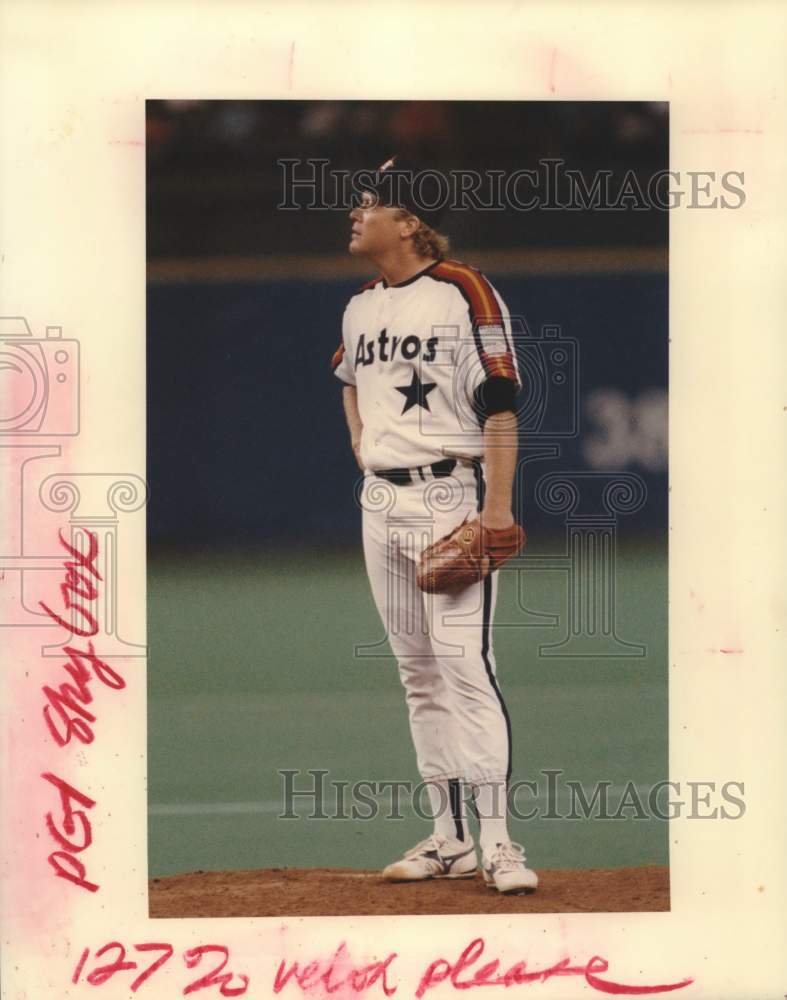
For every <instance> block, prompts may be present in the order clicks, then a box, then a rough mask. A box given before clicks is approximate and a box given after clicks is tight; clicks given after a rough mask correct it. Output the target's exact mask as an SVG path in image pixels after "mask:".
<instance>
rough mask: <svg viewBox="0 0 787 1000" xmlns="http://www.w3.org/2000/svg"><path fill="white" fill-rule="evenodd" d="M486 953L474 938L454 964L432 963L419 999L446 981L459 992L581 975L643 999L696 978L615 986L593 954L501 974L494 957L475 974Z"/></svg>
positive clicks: (606, 989) (601, 987)
mask: <svg viewBox="0 0 787 1000" xmlns="http://www.w3.org/2000/svg"><path fill="white" fill-rule="evenodd" d="M483 952H484V940H483V938H475V939H474V940H473V941H471V942H470V944H469V945H468V946H467V947H466V948H465V949H464V951H463V952H462V953H461V955H460V956H459V958H458V959H457V960H456V961H455V962H449V961H447V960H446V959H444V958H438V959H436V960H435V961H434V962H432V963H431V964H430V965H429V966H428V967H427V969H426V971H425V972H424V974H423V976H422V977H421V982H420V983H419V984H418V989H417V990H416V993H415V995H416V997H417V998H418V1000H420V998H421V997H422V996H423V995H424V994H425V993H426V991H427V990H430V989H431V988H432V987H433V986H437V984H438V983H443V982H445V981H446V980H447V981H448V982H450V984H451V985H452V986H453V987H454V989H456V990H467V989H471V988H472V987H474V986H505V987H508V986H519V985H522V984H523V983H535V982H538V981H539V980H540V981H541V982H546V980H547V979H551V978H552V977H553V976H579V977H583V978H584V980H585V982H586V983H587V984H588V986H591V987H592V988H593V989H594V990H598V991H599V992H600V993H613V994H617V995H620V996H624V995H625V996H644V995H645V994H648V993H666V992H668V991H670V990H679V989H682V988H683V987H684V986H688V985H689V984H690V983H692V982H693V981H694V980H693V979H683V980H681V982H679V983H668V984H665V985H660V986H633V985H627V984H625V983H615V982H612V981H611V980H608V979H601V978H600V976H601V974H602V973H605V972H607V971H608V969H609V962H608V961H607V960H606V959H605V958H601V957H599V956H598V955H594V956H593V958H590V959H588V961H587V962H585V964H584V965H571V964H570V962H571V960H570V959H568V958H566V959H563V960H562V961H560V962H557V963H556V964H555V965H552V966H549V967H548V968H545V969H533V970H530V969H528V967H527V963H526V962H522V961H520V962H516V963H515V964H514V965H512V966H511V968H510V969H508V970H506V971H505V972H502V971H501V970H500V959H498V958H495V959H493V960H492V961H491V962H485V963H484V964H483V965H480V966H478V967H477V968H476V969H475V970H474V971H472V972H471V971H470V968H471V966H474V965H475V964H476V963H477V962H478V960H479V959H480V958H481V956H482V954H483Z"/></svg>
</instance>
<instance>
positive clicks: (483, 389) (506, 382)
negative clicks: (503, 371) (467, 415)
mask: <svg viewBox="0 0 787 1000" xmlns="http://www.w3.org/2000/svg"><path fill="white" fill-rule="evenodd" d="M517 392H518V386H517V384H516V382H514V381H512V379H510V378H503V377H502V376H500V375H492V376H491V377H490V378H488V379H486V380H485V381H484V382H482V383H481V384H480V385H479V386H478V388H477V389H476V391H475V393H474V394H473V410H474V412H475V414H476V416H477V417H478V419H479V420H480V421H481V425H482V426H483V424H484V423H485V422H486V419H487V417H491V416H493V415H494V414H495V413H505V412H506V411H507V410H514V409H515V399H516V394H517Z"/></svg>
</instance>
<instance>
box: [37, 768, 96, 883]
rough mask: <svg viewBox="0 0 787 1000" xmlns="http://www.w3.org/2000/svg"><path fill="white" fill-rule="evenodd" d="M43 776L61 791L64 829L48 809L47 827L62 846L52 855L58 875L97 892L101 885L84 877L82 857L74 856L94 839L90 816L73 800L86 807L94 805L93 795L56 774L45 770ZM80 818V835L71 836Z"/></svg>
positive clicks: (51, 859)
mask: <svg viewBox="0 0 787 1000" xmlns="http://www.w3.org/2000/svg"><path fill="white" fill-rule="evenodd" d="M41 777H42V778H44V780H45V781H49V782H51V783H52V784H53V785H54V786H55V788H56V789H57V790H58V791H59V792H60V806H61V810H62V817H63V819H62V822H63V828H62V832H61V830H60V829H59V828H58V826H57V824H56V822H55V818H54V816H53V815H52V813H51V812H48V813H47V814H46V828H47V830H49V832H50V834H51V835H52V837H53V838H54V839H55V840H56V841H57V843H58V844H59V845H60V847H61V850H59V851H54V852H53V853H52V854H50V855H49V863H50V865H51V866H52V867H53V868H54V870H55V875H57V876H58V877H59V878H64V879H68V881H69V882H73V883H74V885H78V886H79V887H80V888H81V889H87V891H88V892H95V891H96V889H98V886H97V885H96V883H95V882H89V881H88V880H87V878H86V877H85V875H86V871H85V866H84V865H83V864H82V862H81V861H80V860H79V858H76V857H74V855H75V854H81V852H82V851H84V850H85V849H86V848H88V847H90V845H91V843H92V842H93V833H92V830H91V827H90V820H89V819H88V818H87V816H86V815H85V813H84V812H83V811H82V809H76V810H75V809H74V808H73V807H72V805H71V802H72V801H74V802H77V803H78V804H79V805H81V806H84V808H85V809H92V808H93V806H94V805H95V804H96V803H95V801H94V800H93V799H90V798H88V797H87V795H83V794H82V793H81V792H78V791H77V790H76V788H74V787H73V786H72V785H69V784H68V782H67V781H63V779H62V778H58V777H56V776H55V775H54V774H49V773H46V774H42V775H41ZM77 819H78V820H79V827H80V836H79V838H78V839H76V840H74V839H72V838H74V835H75V834H76V832H77V825H76V822H75V821H76V820H77Z"/></svg>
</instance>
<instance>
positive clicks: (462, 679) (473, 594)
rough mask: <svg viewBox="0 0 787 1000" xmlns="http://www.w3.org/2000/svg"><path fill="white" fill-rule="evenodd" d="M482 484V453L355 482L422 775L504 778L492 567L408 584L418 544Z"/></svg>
mask: <svg viewBox="0 0 787 1000" xmlns="http://www.w3.org/2000/svg"><path fill="white" fill-rule="evenodd" d="M428 475H429V474H428ZM482 491H483V474H482V466H481V463H476V464H474V465H472V464H470V463H469V462H460V463H459V464H458V465H457V467H456V469H455V470H454V472H453V474H452V475H451V476H449V477H445V478H441V479H435V478H433V477H431V476H430V477H429V478H427V479H426V480H425V481H421V479H420V477H419V478H418V480H417V481H416V482H413V483H411V484H408V485H394V484H392V483H390V482H388V481H386V480H384V479H380V478H378V477H376V476H374V475H373V473H371V472H367V473H366V475H365V479H364V482H363V487H362V491H361V500H362V507H363V545H364V555H365V559H366V569H367V572H368V575H369V581H370V583H371V587H372V593H373V596H374V600H375V603H376V605H377V609H378V611H379V613H380V617H381V618H382V621H383V625H384V627H385V630H386V633H387V636H388V640H389V642H390V645H391V649H392V650H393V653H394V655H395V657H396V659H397V661H398V664H399V676H400V679H401V682H402V685H403V686H404V690H405V699H406V703H407V710H408V713H409V720H410V731H411V734H412V739H413V744H414V746H415V752H416V758H417V763H418V770H419V772H420V775H421V777H422V779H423V780H424V781H429V780H435V779H438V780H439V779H452V778H461V779H464V780H465V781H467V782H473V783H476V782H503V783H504V782H506V781H507V780H508V779H509V777H510V773H511V724H510V720H509V717H508V712H507V710H506V707H505V703H504V701H503V697H502V695H501V693H500V688H499V686H498V682H497V676H496V666H495V657H494V652H493V650H492V617H493V614H494V608H495V599H496V596H497V573H492V574H491V575H490V576H488V577H487V578H486V579H485V580H484V581H482V582H480V583H478V584H473V585H472V586H470V587H468V588H467V589H465V590H463V591H461V592H459V593H458V594H455V595H451V594H434V595H432V594H424V593H423V592H422V591H421V590H420V589H419V588H418V586H417V584H416V566H417V562H418V559H419V557H420V554H421V552H422V551H423V549H424V548H425V547H426V546H427V545H429V544H431V543H432V542H433V541H436V540H437V539H438V538H440V537H442V536H443V535H446V534H448V532H449V531H451V530H452V529H453V528H455V527H456V526H457V525H458V524H460V523H461V522H462V521H463V520H464V519H465V517H467V518H468V519H472V518H473V517H475V516H476V514H477V512H478V510H479V507H480V503H481V497H482V496H483V493H482Z"/></svg>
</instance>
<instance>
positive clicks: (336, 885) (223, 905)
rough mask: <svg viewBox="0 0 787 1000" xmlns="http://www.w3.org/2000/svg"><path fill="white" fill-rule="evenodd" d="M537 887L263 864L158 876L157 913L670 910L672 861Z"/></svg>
mask: <svg viewBox="0 0 787 1000" xmlns="http://www.w3.org/2000/svg"><path fill="white" fill-rule="evenodd" d="M538 877H539V886H538V890H537V891H536V892H534V893H532V894H531V895H527V896H502V895H501V894H500V893H499V892H497V891H496V890H495V891H493V890H491V889H487V888H486V886H485V885H484V881H483V878H482V877H481V875H480V874H479V875H478V876H477V878H475V879H467V880H456V881H450V880H445V879H443V880H438V881H431V882H408V883H404V884H400V885H392V884H390V883H388V882H383V880H382V879H381V877H380V873H379V872H376V871H374V872H369V871H357V870H354V869H350V868H262V869H259V870H258V871H227V872H191V873H189V874H187V875H171V876H168V877H167V878H154V879H153V880H152V881H151V883H150V915H151V917H269V916H271V917H273V916H275V917H280V916H293V917H323V916H345V915H347V916H358V915H369V916H373V915H378V916H384V915H387V914H408V913H424V914H427V913H613V912H621V911H623V912H629V911H639V910H646V911H649V910H669V908H670V902H669V868H666V867H660V866H657V865H646V866H643V867H641V868H596V869H589V870H583V869H555V870H552V871H539V872H538Z"/></svg>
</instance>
